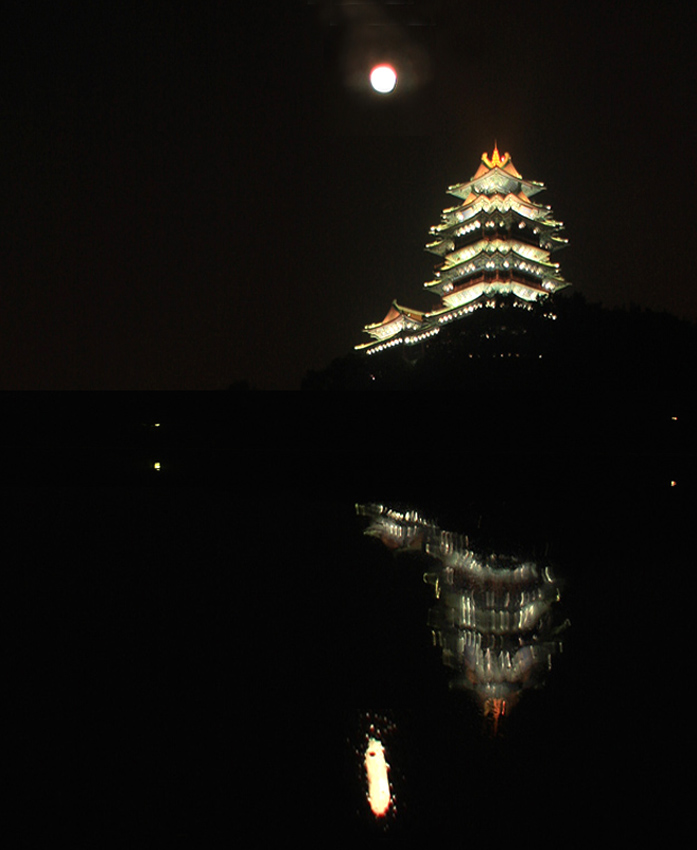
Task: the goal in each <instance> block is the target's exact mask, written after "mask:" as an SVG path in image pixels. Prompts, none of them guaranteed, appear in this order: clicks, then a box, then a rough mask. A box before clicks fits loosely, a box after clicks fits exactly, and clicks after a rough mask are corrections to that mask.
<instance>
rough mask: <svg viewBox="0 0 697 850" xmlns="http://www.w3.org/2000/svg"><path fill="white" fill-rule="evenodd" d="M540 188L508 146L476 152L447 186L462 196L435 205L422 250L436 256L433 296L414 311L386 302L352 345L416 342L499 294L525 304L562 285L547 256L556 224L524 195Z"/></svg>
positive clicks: (558, 244)
mask: <svg viewBox="0 0 697 850" xmlns="http://www.w3.org/2000/svg"><path fill="white" fill-rule="evenodd" d="M544 188H545V186H544V184H542V183H538V182H536V181H532V180H525V179H523V177H522V176H521V175H520V174H519V172H518V171H517V170H516V168H515V166H514V165H513V162H512V161H511V156H510V154H509V153H506V154H504V155H503V156H501V154H500V153H499V151H498V148H497V147H494V152H493V154H492V155H491V157H489V156H487V154H486V153H484V154H482V158H481V162H480V165H479V168H478V169H477V171H476V173H475V174H474V175H473V177H472V178H471V180H469V181H468V182H466V183H456V184H455V185H453V186H450V187H449V189H448V192H449V193H450V194H451V195H454V196H455V197H458V198H460V199H462V203H461V204H459V205H457V206H454V207H448V208H447V209H445V210H443V212H442V214H441V221H440V224H437V225H435V226H434V227H432V228H431V230H430V233H431V236H432V237H434V239H433V241H432V242H430V243H429V244H428V245H426V250H427V251H429V252H431V253H433V254H436V255H437V256H438V257H440V258H441V262H440V263H439V264H438V265H437V266H436V267H435V271H434V279H433V280H430V281H427V282H426V283H425V284H424V288H425V289H426V291H427V292H432V293H433V294H434V295H436V296H438V297H439V298H440V304H439V305H438V307H436V308H435V309H434V310H432V311H430V312H422V311H417V310H410V309H409V308H406V307H401V306H400V305H398V304H397V303H396V302H394V303H393V305H392V307H391V309H390V311H389V312H388V314H387V316H386V317H385V318H384V319H383V320H382V322H378V323H376V324H372V325H366V326H365V327H364V332H365V333H367V334H369V335H370V336H371V337H372V340H371V342H368V343H364V344H362V345H357V346H356V349H359V350H363V351H365V352H366V353H368V354H372V353H375V352H377V351H382V350H383V349H385V348H388V347H391V346H394V345H399V344H402V343H404V344H413V343H416V342H420V341H421V340H423V339H425V338H426V337H428V336H433V335H434V334H436V333H438V332H439V331H440V329H441V327H442V326H443V324H445V323H446V322H450V321H453V320H455V319H460V318H462V317H464V316H466V315H467V314H468V313H471V312H472V310H474V309H478V308H479V307H484V306H486V307H492V306H496V304H497V299H498V298H499V296H506V298H507V299H508V300H509V302H510V303H512V304H513V306H522V307H525V308H526V309H528V308H529V309H532V307H531V306H530V305H532V304H534V303H535V302H538V301H544V300H545V299H546V298H547V297H548V296H550V295H552V294H553V293H555V292H557V291H558V290H560V289H563V288H565V287H566V286H569V284H568V283H567V281H566V280H564V278H563V277H562V276H561V274H560V272H559V263H556V262H552V261H551V260H550V254H551V253H552V252H554V251H556V250H558V249H559V248H563V247H564V246H565V245H566V243H567V240H566V239H565V238H564V237H562V236H560V235H559V232H560V231H561V230H562V229H563V224H562V222H560V221H556V220H555V219H554V218H553V217H552V213H551V207H549V206H545V205H543V204H538V203H536V202H534V201H531V200H530V197H531V196H532V195H535V194H537V193H538V192H541V191H542V190H543V189H544Z"/></svg>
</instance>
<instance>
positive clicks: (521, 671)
mask: <svg viewBox="0 0 697 850" xmlns="http://www.w3.org/2000/svg"><path fill="white" fill-rule="evenodd" d="M356 510H357V513H358V514H360V515H361V516H366V517H369V518H370V520H371V522H370V526H369V527H368V528H367V529H366V532H365V533H366V534H368V535H370V536H374V537H378V538H379V539H380V540H382V542H383V543H384V544H385V545H386V546H388V547H389V548H391V549H394V550H411V551H420V552H423V553H424V554H426V555H428V556H430V557H431V558H433V559H435V561H437V562H439V566H438V568H437V569H435V570H431V571H429V572H427V573H426V574H425V575H424V580H425V581H426V582H428V583H429V584H430V585H431V586H432V587H433V589H434V592H435V596H436V604H435V605H434V606H433V607H432V608H431V610H430V611H429V615H428V625H429V626H430V627H431V630H432V634H433V640H434V644H436V645H437V646H439V647H440V648H441V650H442V658H443V663H444V664H445V665H446V666H447V667H449V668H450V669H451V670H453V671H454V675H453V677H452V678H451V681H450V687H451V688H452V689H455V690H464V689H467V690H470V691H472V692H473V693H474V694H475V695H476V697H477V699H478V702H479V704H480V707H481V709H482V711H483V714H484V716H485V717H486V718H487V719H488V720H490V721H491V725H492V730H493V731H494V733H495V732H496V731H497V730H498V724H499V720H500V718H501V717H503V716H505V715H506V714H507V713H508V712H509V711H510V709H511V708H512V707H513V706H514V705H515V704H516V703H517V702H518V700H519V699H520V696H521V694H522V692H523V691H524V690H526V689H529V688H532V687H539V686H540V685H542V684H543V683H544V679H545V677H546V675H547V673H548V672H549V670H550V669H551V666H552V659H553V657H554V656H555V655H556V654H557V653H559V652H560V651H561V648H562V644H561V640H560V639H559V633H560V632H561V631H562V629H563V628H564V627H565V626H566V625H567V623H566V622H565V623H563V624H562V625H560V624H559V620H558V616H557V614H558V608H559V606H558V605H557V604H556V603H558V602H559V599H560V593H559V586H558V583H557V582H556V580H555V579H554V578H553V576H552V574H551V571H550V568H549V566H542V565H540V564H539V563H538V562H537V561H536V560H532V559H528V558H522V557H517V556H513V555H497V554H494V553H492V552H482V551H475V549H474V548H473V547H471V545H470V541H469V538H468V537H467V536H466V535H460V534H455V533H453V532H450V531H444V530H443V529H441V528H439V527H438V526H437V525H436V524H435V523H431V522H428V521H427V520H425V519H424V518H423V517H421V516H420V515H419V514H418V513H417V512H416V511H412V510H410V511H400V510H396V509H393V508H388V507H385V506H383V505H375V504H370V505H357V506H356Z"/></svg>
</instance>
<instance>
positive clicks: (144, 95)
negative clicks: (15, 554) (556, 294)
mask: <svg viewBox="0 0 697 850" xmlns="http://www.w3.org/2000/svg"><path fill="white" fill-rule="evenodd" d="M10 6H11V8H12V9H13V11H11V12H10V13H9V15H6V16H5V20H4V22H3V24H2V27H1V29H2V37H1V38H2V51H1V52H0V53H1V55H2V59H3V62H2V68H3V73H2V75H1V79H2V85H1V90H0V91H1V94H2V100H1V102H0V106H1V112H0V145H1V147H0V163H1V167H2V204H1V206H0V209H2V211H3V213H4V215H3V220H2V228H3V234H2V242H3V245H4V250H3V252H2V256H3V273H2V277H1V278H0V386H1V387H2V388H4V389H24V388H26V389H136V390H141V389H142V390H146V389H147V390H155V389H224V388H226V387H227V386H228V385H229V384H231V383H233V382H235V381H240V380H245V379H246V380H248V381H249V382H250V383H251V384H252V385H253V386H255V387H257V388H259V389H297V388H299V386H300V381H301V379H302V377H303V375H304V374H305V373H306V371H307V370H308V369H319V368H322V367H324V366H326V365H328V364H329V362H330V361H331V360H332V359H333V358H334V357H337V356H340V355H342V354H344V353H346V352H348V351H349V350H350V349H351V348H352V346H353V345H354V344H356V343H358V342H361V341H362V339H361V337H362V334H361V329H362V327H363V325H364V324H366V323H367V322H373V321H378V320H380V319H381V318H382V317H383V316H384V315H385V313H386V312H387V309H388V307H389V305H390V302H391V301H392V299H393V298H397V299H398V300H399V301H400V302H401V303H405V304H407V305H410V306H414V307H422V308H423V307H431V306H433V305H434V301H435V299H433V298H429V296H428V295H427V294H426V293H424V292H423V291H422V284H423V282H424V281H425V280H428V279H430V278H431V272H432V269H433V265H434V264H435V262H436V259H437V258H435V257H433V256H432V255H429V254H427V253H426V252H425V251H424V250H423V247H424V245H425V244H426V242H428V241H429V234H428V230H429V228H430V227H431V226H432V225H434V224H437V223H438V221H439V216H440V212H441V210H442V209H443V208H444V207H447V206H451V205H453V204H454V203H455V202H456V201H455V199H453V198H451V197H450V196H448V195H447V194H446V191H445V190H446V188H447V186H448V185H451V184H453V183H456V182H459V181H464V180H467V179H469V177H470V176H471V175H472V174H473V173H474V172H475V170H476V169H477V167H478V163H479V160H480V157H481V154H482V151H485V150H486V151H487V152H488V153H491V150H492V148H493V144H494V139H497V140H498V145H499V149H500V150H501V152H502V153H503V152H505V151H509V152H510V153H511V156H512V159H513V162H514V164H515V166H516V168H517V169H518V170H519V171H520V172H521V173H522V174H523V176H524V177H526V178H530V179H533V180H538V181H542V182H543V183H545V185H546V186H547V188H548V191H547V192H545V193H544V194H541V195H540V196H538V197H537V198H536V199H535V200H539V201H540V202H543V203H547V204H550V205H551V206H552V208H553V211H554V214H555V217H556V218H557V219H560V220H561V221H563V222H564V224H565V226H566V232H565V234H564V235H565V236H566V237H567V238H568V239H569V247H568V248H566V249H564V251H562V252H561V253H560V254H559V255H557V259H558V260H559V262H560V263H561V272H562V274H563V275H564V276H565V277H566V278H567V279H568V280H569V281H571V282H572V283H573V284H574V286H575V289H576V290H577V291H579V292H581V293H583V294H584V295H585V296H586V297H587V298H588V299H589V300H591V301H601V302H602V303H603V304H605V305H606V306H623V305H624V306H627V307H628V306H629V304H630V302H634V303H637V304H639V305H641V306H642V307H647V308H650V309H652V310H666V311H668V312H670V313H673V314H675V315H677V316H680V317H686V318H689V319H691V320H697V285H696V283H697V282H696V281H695V275H694V271H693V267H694V266H693V256H692V255H693V248H694V244H695V239H694V226H693V221H692V218H691V212H690V209H691V200H690V199H691V198H692V197H694V192H695V188H696V187H695V165H694V159H693V143H694V126H693V121H694V118H693V116H694V103H695V101H694V80H695V63H694V45H693V40H694V39H693V27H692V25H691V24H690V23H689V22H688V21H687V19H684V18H683V17H681V11H682V10H683V9H686V8H688V7H687V5H686V4H680V5H679V6H678V5H674V4H673V5H671V4H670V3H669V4H666V3H661V4H658V3H657V4H655V5H650V4H648V3H641V4H632V3H626V2H624V0H621V2H616V3H604V4H602V5H599V4H598V5H594V4H588V3H573V4H571V3H569V4H562V3H545V2H524V1H523V0H518V2H516V3H510V4H509V3H505V2H499V3H487V2H480V3H472V2H467V0H452V2H450V0H433V2H418V0H417V1H416V2H414V3H378V2H375V3H354V4H347V3H345V4H341V3H339V2H334V3H331V2H329V0H326V2H316V3H306V2H304V1H303V0H285V2H284V3H281V4H277V5H276V6H272V5H270V4H268V3H265V2H261V0H260V2H256V0H255V2H254V3H250V4H249V6H248V7H244V6H242V5H240V4H236V3H229V2H206V0H200V2H196V3H192V2H188V3H185V2H174V0H172V2H140V3H137V4H133V5H132V6H131V5H129V4H121V3H119V4H102V3H91V4H89V5H86V6H85V8H82V7H81V4H73V3H57V4H52V5H47V4H33V3H32V2H21V3H19V2H17V3H13V4H10ZM371 51H374V53H375V58H376V59H380V58H382V57H383V54H384V56H385V58H387V59H389V60H391V61H393V62H394V63H395V64H396V65H397V67H398V70H399V71H400V72H401V77H400V84H399V85H398V87H397V89H396V90H395V93H394V94H393V95H390V96H380V95H377V94H375V93H373V92H371V91H370V90H369V89H368V87H367V83H366V82H365V76H364V74H363V69H364V68H366V67H367V66H368V65H369V63H370V60H371V55H372V54H371Z"/></svg>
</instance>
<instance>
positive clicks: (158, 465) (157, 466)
mask: <svg viewBox="0 0 697 850" xmlns="http://www.w3.org/2000/svg"><path fill="white" fill-rule="evenodd" d="M152 468H153V469H155V470H157V471H158V472H159V471H160V469H161V467H160V464H159V463H153V465H152Z"/></svg>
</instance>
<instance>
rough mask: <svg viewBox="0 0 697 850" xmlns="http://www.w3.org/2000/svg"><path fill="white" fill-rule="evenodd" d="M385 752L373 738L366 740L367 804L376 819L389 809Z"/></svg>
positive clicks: (388, 784) (388, 786) (388, 783)
mask: <svg viewBox="0 0 697 850" xmlns="http://www.w3.org/2000/svg"><path fill="white" fill-rule="evenodd" d="M388 769H389V768H388V764H387V762H386V761H385V750H384V747H383V746H382V744H381V743H380V741H377V740H376V739H375V738H370V739H369V740H368V747H367V749H366V751H365V772H366V775H367V777H368V803H369V804H370V809H371V811H372V813H373V814H374V815H375V816H376V817H383V816H384V815H386V814H387V810H388V809H389V807H390V782H389V780H388V778H387V771H388Z"/></svg>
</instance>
